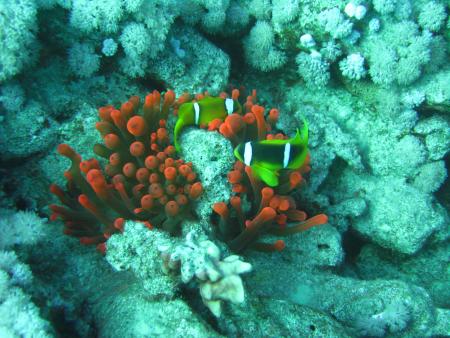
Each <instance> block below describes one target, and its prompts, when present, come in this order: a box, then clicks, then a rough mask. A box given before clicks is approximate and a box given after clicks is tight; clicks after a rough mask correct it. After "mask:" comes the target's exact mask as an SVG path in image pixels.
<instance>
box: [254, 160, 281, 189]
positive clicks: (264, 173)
mask: <svg viewBox="0 0 450 338" xmlns="http://www.w3.org/2000/svg"><path fill="white" fill-rule="evenodd" d="M252 171H253V174H254V175H255V176H256V177H257V178H259V179H260V180H262V181H263V182H264V183H266V184H267V185H268V186H270V187H276V186H277V185H278V173H277V172H276V171H272V170H269V169H266V168H264V167H261V166H259V165H252Z"/></svg>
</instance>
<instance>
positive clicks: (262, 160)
mask: <svg viewBox="0 0 450 338" xmlns="http://www.w3.org/2000/svg"><path fill="white" fill-rule="evenodd" d="M307 155H308V125H307V123H306V121H304V125H303V129H302V131H301V133H300V132H299V130H298V129H297V133H296V134H295V136H294V137H293V138H290V139H288V140H264V141H253V142H245V143H241V144H239V145H238V146H237V147H236V148H235V149H234V156H236V158H237V159H238V160H239V161H241V162H244V164H245V165H247V166H250V167H251V168H252V173H253V174H254V175H255V176H256V177H257V178H259V179H261V180H262V181H264V182H265V183H266V184H267V185H269V186H271V187H276V186H278V171H279V170H281V169H298V168H300V167H301V166H302V165H303V163H304V162H305V159H306V156H307Z"/></svg>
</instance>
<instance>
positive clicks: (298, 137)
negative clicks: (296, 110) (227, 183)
mask: <svg viewBox="0 0 450 338" xmlns="http://www.w3.org/2000/svg"><path fill="white" fill-rule="evenodd" d="M302 121H303V127H302V130H301V131H300V130H299V129H298V128H297V133H296V134H295V137H294V142H293V143H295V144H299V145H304V146H307V145H308V122H306V120H305V119H304V118H302Z"/></svg>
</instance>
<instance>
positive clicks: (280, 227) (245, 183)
mask: <svg viewBox="0 0 450 338" xmlns="http://www.w3.org/2000/svg"><path fill="white" fill-rule="evenodd" d="M233 95H234V96H233V98H234V97H236V95H238V93H236V92H234V93H233ZM255 102H256V91H253V92H252V94H251V95H249V96H248V97H247V100H246V102H245V103H244V105H243V106H244V112H243V114H244V115H242V116H241V115H237V114H232V115H230V116H228V117H227V118H226V119H225V121H223V123H222V122H220V121H219V122H215V124H214V128H210V130H215V129H218V130H219V131H220V132H221V133H222V135H224V136H225V137H226V138H228V139H230V140H231V142H233V143H234V144H235V145H237V143H240V142H246V141H258V140H264V139H285V138H287V137H286V136H285V135H283V134H280V133H278V134H270V133H269V132H270V131H271V130H273V128H274V127H275V124H276V122H277V121H278V117H279V111H278V110H277V109H272V110H270V111H269V112H268V113H267V115H266V116H265V114H264V112H265V109H264V107H262V106H259V105H257V104H256V103H255ZM234 115H237V116H234ZM309 162H310V159H309V155H308V157H307V159H306V161H305V163H304V164H303V165H302V167H301V168H299V169H297V170H281V171H280V183H279V185H278V186H277V187H275V188H271V187H268V186H266V185H265V184H264V182H262V181H260V180H258V179H257V178H256V177H254V175H253V174H252V169H251V168H250V167H248V166H245V165H244V164H243V163H242V162H240V161H237V162H236V163H235V164H234V167H233V169H232V170H231V171H230V172H229V173H228V181H229V182H230V184H231V186H232V191H233V192H234V194H235V195H234V196H233V197H231V199H230V201H229V202H228V203H225V202H220V203H216V204H214V206H213V210H214V212H215V213H216V214H217V215H218V216H219V217H218V221H217V223H218V226H217V232H218V234H219V236H220V237H221V238H222V239H224V240H225V241H227V242H228V243H229V245H230V248H231V249H232V250H234V251H237V252H240V251H243V250H245V249H247V248H252V249H256V250H260V251H280V250H283V249H284V247H285V245H284V241H283V240H277V241H275V242H274V243H265V242H259V241H258V240H259V238H260V237H261V236H262V235H263V234H265V233H269V234H272V235H277V236H287V235H291V234H294V233H297V232H301V231H305V230H307V229H309V228H311V227H313V226H316V225H320V224H324V223H326V222H327V221H328V218H327V216H326V215H324V214H319V215H316V216H314V217H311V218H308V217H307V215H306V213H305V212H304V211H300V210H298V209H297V205H296V202H295V200H294V199H293V198H292V197H291V196H290V195H289V194H290V193H291V192H292V191H293V190H294V189H296V188H298V187H300V186H301V184H302V183H303V182H304V175H305V174H306V173H307V172H309V170H310V166H309ZM244 201H247V202H250V203H249V205H247V206H244V203H243V202H244Z"/></svg>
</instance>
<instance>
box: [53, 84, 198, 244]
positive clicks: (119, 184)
mask: <svg viewBox="0 0 450 338" xmlns="http://www.w3.org/2000/svg"><path fill="white" fill-rule="evenodd" d="M177 105H178V102H175V94H174V92H173V91H168V92H166V93H165V94H164V96H163V100H161V94H160V93H159V92H158V91H153V92H152V93H150V94H148V95H147V96H146V98H145V101H144V104H143V106H142V108H140V103H139V97H137V96H133V97H131V98H130V99H129V100H128V101H127V102H125V103H123V104H122V105H121V107H120V109H116V108H115V107H113V106H105V107H101V108H99V116H100V119H101V121H100V122H97V124H96V129H97V130H98V131H99V132H100V134H101V136H102V138H103V140H104V145H103V144H96V145H95V146H94V152H95V153H96V154H97V155H98V156H100V157H102V158H104V159H108V160H109V163H108V164H106V166H105V168H104V170H103V171H102V170H101V167H100V164H99V161H97V160H96V159H90V160H86V161H82V159H81V157H80V155H79V154H77V153H76V152H75V151H74V150H73V149H72V148H71V147H70V146H68V145H66V144H61V145H59V147H58V152H59V153H60V154H61V155H63V156H65V157H67V158H69V159H70V160H71V162H72V165H71V167H70V169H69V170H68V171H66V172H65V173H64V176H65V178H66V179H67V191H64V190H63V189H61V188H60V187H58V186H57V185H55V184H52V185H51V187H50V191H51V192H52V193H53V194H54V195H56V196H57V197H58V198H59V200H60V201H61V203H62V204H63V205H64V206H59V205H51V206H50V209H51V210H52V212H53V213H52V216H51V218H52V219H56V218H58V217H60V218H62V220H63V221H64V223H65V228H64V232H65V233H66V234H67V235H70V236H74V237H78V238H79V239H80V242H81V243H82V244H96V245H97V248H98V249H99V250H100V251H102V252H104V251H105V250H106V245H105V241H106V240H107V239H108V238H109V237H110V236H111V234H113V233H115V232H118V231H122V230H123V224H124V219H133V220H137V221H142V222H145V224H146V225H147V227H148V228H153V227H157V228H162V229H164V230H166V231H168V232H170V233H176V232H177V231H178V230H179V224H180V222H181V220H182V215H186V213H188V212H189V210H190V206H189V204H190V202H191V201H193V200H195V199H197V198H198V197H199V196H200V195H201V193H202V190H203V188H202V185H201V183H200V182H198V181H197V175H196V174H195V172H194V171H193V170H192V164H190V163H184V161H183V160H182V159H179V158H177V156H176V152H175V148H174V147H173V146H172V145H170V143H169V137H168V133H167V129H166V119H167V117H168V113H169V111H170V110H171V109H175V110H176V109H177Z"/></svg>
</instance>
